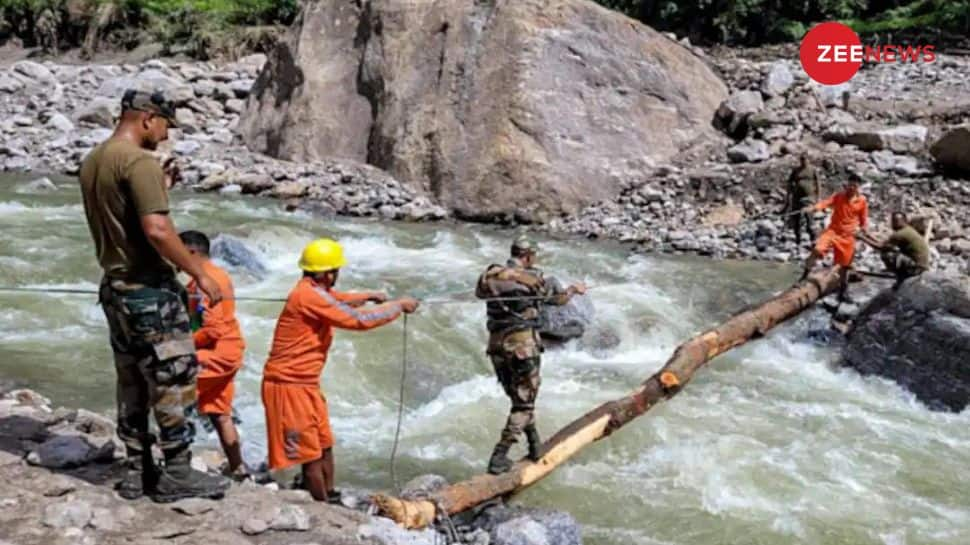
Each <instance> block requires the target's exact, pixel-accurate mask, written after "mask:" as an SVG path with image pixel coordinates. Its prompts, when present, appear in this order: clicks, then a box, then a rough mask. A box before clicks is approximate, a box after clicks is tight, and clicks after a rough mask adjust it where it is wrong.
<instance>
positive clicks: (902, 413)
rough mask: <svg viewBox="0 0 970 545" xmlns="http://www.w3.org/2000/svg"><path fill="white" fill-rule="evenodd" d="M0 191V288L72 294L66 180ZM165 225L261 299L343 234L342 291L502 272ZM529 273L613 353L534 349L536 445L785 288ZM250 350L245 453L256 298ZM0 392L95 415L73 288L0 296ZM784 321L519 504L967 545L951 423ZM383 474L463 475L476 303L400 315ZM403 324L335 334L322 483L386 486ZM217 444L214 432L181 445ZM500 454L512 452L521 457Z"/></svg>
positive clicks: (82, 252) (451, 260) (613, 532)
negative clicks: (231, 258) (328, 462)
mask: <svg viewBox="0 0 970 545" xmlns="http://www.w3.org/2000/svg"><path fill="white" fill-rule="evenodd" d="M29 179H31V178H30V177H27V178H25V177H15V176H3V177H0V230H2V232H3V237H2V239H0V285H7V286H9V285H17V286H30V287H61V288H82V289H94V288H96V286H97V283H98V268H97V266H96V263H95V259H94V256H93V246H92V243H91V241H90V238H89V235H88V231H87V227H86V225H85V223H84V216H83V209H82V206H81V204H80V201H79V196H78V193H77V190H76V187H75V186H74V183H73V181H72V180H70V179H55V180H56V181H57V183H58V189H57V191H53V192H47V193H37V192H31V191H26V190H25V187H26V186H25V183H26V181H28V180H29ZM173 200H174V217H175V219H176V222H177V225H178V227H179V228H181V229H188V228H194V229H201V230H203V231H205V232H207V233H209V234H211V235H215V234H218V233H225V234H230V235H233V236H235V237H238V238H239V239H241V240H243V241H244V242H245V243H246V245H247V246H248V247H249V248H250V249H251V250H253V251H254V252H256V254H257V255H258V256H259V257H260V259H261V260H262V261H263V263H264V265H265V266H266V268H267V270H268V274H266V275H265V276H264V277H262V278H258V277H256V276H255V275H253V274H249V273H246V272H245V271H231V272H233V273H234V278H235V282H236V286H237V293H238V294H239V295H247V296H267V297H283V296H285V294H286V292H287V290H288V289H289V288H290V287H291V286H292V285H293V284H294V283H295V282H296V280H297V277H298V271H297V270H296V267H295V263H296V260H297V256H298V253H299V251H300V249H301V248H302V246H303V244H304V243H305V242H307V241H308V240H310V239H312V238H314V237H317V236H323V235H326V236H331V237H335V238H338V239H339V240H341V241H342V242H343V243H344V245H345V248H346V250H347V254H348V259H349V266H348V267H347V269H346V270H345V272H344V274H343V275H342V276H341V287H342V288H344V289H352V288H368V289H383V290H386V291H388V292H389V293H391V294H404V293H410V294H413V295H416V296H419V297H429V296H459V295H460V296H467V295H468V294H469V293H470V291H471V290H472V288H473V286H474V281H475V278H476V277H477V275H478V274H479V273H480V272H481V270H482V269H483V268H484V267H485V266H486V265H487V264H489V263H492V262H499V261H501V260H503V259H504V256H505V254H506V252H507V246H508V242H509V238H510V234H509V233H508V232H500V231H495V230H492V229H487V228H482V227H476V226H469V225H450V224H449V225H409V224H399V223H373V222H364V221H352V220H348V219H343V218H340V219H334V220H326V219H320V218H316V217H312V216H309V215H305V214H302V213H285V212H282V211H281V210H280V205H279V203H276V202H271V201H262V200H258V199H250V198H243V197H226V196H214V195H197V194H187V193H179V194H176V195H174V196H173ZM541 259H542V265H543V266H544V267H545V268H546V269H547V270H548V271H551V272H554V273H556V274H557V275H559V276H560V277H562V278H564V279H567V280H570V281H574V280H584V281H586V282H587V283H588V284H590V285H591V286H596V288H594V289H593V290H592V291H591V292H590V297H591V298H592V300H593V302H594V304H595V307H596V320H597V324H598V326H599V327H607V328H610V329H612V330H613V331H615V332H616V333H617V335H618V336H619V338H620V344H619V346H617V347H615V348H613V349H608V350H599V349H593V348H589V347H587V346H585V345H581V344H580V343H577V342H573V343H570V344H569V345H567V346H566V347H564V348H562V349H557V350H550V351H548V352H547V353H546V354H545V358H544V366H543V386H542V391H541V394H540V397H539V401H538V422H539V427H540V430H541V431H542V432H543V433H544V434H545V435H549V434H551V433H552V432H553V431H555V430H556V429H558V428H559V427H560V426H562V425H564V424H566V423H568V422H569V421H570V420H572V419H573V418H575V417H576V416H578V415H580V414H582V413H584V412H585V411H587V410H588V409H590V408H592V407H594V406H595V405H597V404H599V403H601V402H604V401H607V400H610V399H613V398H616V397H619V396H622V395H624V394H626V393H628V392H629V391H630V390H631V389H632V388H633V387H634V386H635V385H636V384H637V383H638V382H640V381H641V380H643V379H644V378H645V377H647V376H649V375H650V374H651V373H653V372H654V371H655V370H656V369H657V368H658V367H659V366H661V365H662V364H663V362H664V361H665V360H666V358H667V357H668V356H669V355H670V353H671V351H672V349H673V348H674V347H675V346H676V345H677V344H678V343H679V342H680V341H681V340H683V339H685V338H687V337H688V336H690V335H691V334H692V333H695V332H697V331H699V330H701V329H703V328H704V327H706V326H709V325H711V324H713V323H714V322H715V321H716V320H717V319H719V318H721V317H724V316H727V315H729V314H730V313H731V312H732V311H734V310H737V309H738V308H740V307H742V306H744V305H746V304H748V303H751V302H754V301H756V300H758V299H760V298H763V297H765V296H766V295H768V294H770V293H772V292H774V291H777V290H780V289H782V288H784V287H786V286H787V285H789V284H790V283H791V282H792V280H793V279H794V277H795V276H796V272H795V271H794V269H792V268H790V267H787V266H775V265H769V264H764V263H742V262H715V261H709V260H703V259H675V258H668V257H644V256H630V255H628V253H626V252H625V251H623V250H622V249H620V248H618V247H616V246H613V245H611V244H609V243H603V242H588V241H577V240H560V241H556V240H544V241H542V253H541ZM238 307H239V317H240V320H241V323H242V327H243V333H244V335H245V337H246V341H247V344H248V351H247V354H246V362H245V367H244V369H243V370H242V371H241V373H240V375H239V378H238V386H237V409H238V411H239V414H240V416H241V418H242V420H243V424H242V431H243V435H244V442H245V455H246V458H247V459H248V461H249V462H250V463H258V462H259V460H261V459H262V458H263V456H264V455H265V440H264V438H263V413H262V406H261V404H260V402H259V381H260V374H261V370H262V365H263V362H264V359H265V356H266V353H267V350H268V346H269V343H270V338H271V335H272V330H273V325H274V323H275V318H276V315H277V313H278V312H279V308H280V304H278V303H252V302H240V303H239V305H238ZM0 308H2V312H0V379H7V380H10V379H13V380H15V381H17V382H19V383H22V384H26V385H29V386H30V387H32V388H35V389H38V390H39V391H41V392H43V393H44V394H46V395H48V396H50V397H51V398H53V400H54V401H55V403H58V404H64V405H69V406H85V407H89V408H92V409H97V410H110V409H111V407H112V403H113V398H114V371H113V368H112V364H111V358H110V353H109V348H108V344H107V338H106V329H105V325H104V318H103V315H102V314H101V311H100V309H99V307H98V306H97V305H96V302H95V301H94V300H93V298H92V297H90V296H46V295H36V294H11V293H0ZM819 323H824V322H823V321H821V318H819V317H816V318H815V319H814V320H813V318H812V317H811V316H809V317H803V318H801V319H799V320H798V321H796V322H795V323H793V324H791V325H786V326H785V327H782V328H779V330H777V331H776V332H774V333H772V334H771V335H770V336H769V337H768V338H766V339H764V340H761V341H758V342H755V343H751V344H749V345H747V346H745V347H742V348H740V349H738V350H736V351H734V352H732V353H730V354H728V355H726V356H723V357H721V358H718V359H717V360H716V361H715V362H714V363H713V364H712V365H711V366H710V367H709V368H707V369H704V370H702V371H701V372H700V373H699V374H698V376H697V377H696V378H695V380H694V381H693V382H691V383H690V385H689V386H688V387H687V388H686V389H685V391H684V392H682V393H681V394H680V395H679V396H677V397H676V398H675V399H673V400H671V401H670V402H668V403H664V404H662V405H660V406H659V407H657V408H655V409H654V410H652V411H650V412H649V413H647V414H646V415H645V416H643V417H642V418H640V419H639V420H637V421H635V422H634V423H631V424H630V425H628V426H627V427H625V428H624V429H623V430H621V431H619V432H618V433H616V434H615V435H614V436H612V437H611V438H610V439H609V440H606V441H602V442H600V443H598V444H596V445H593V446H592V447H590V448H588V449H587V450H586V451H584V452H583V453H581V454H580V455H579V456H578V457H577V458H576V459H575V460H573V461H572V462H570V463H568V464H567V465H566V466H564V467H562V468H560V469H558V470H557V471H556V472H554V473H553V474H552V475H551V476H550V477H549V478H547V479H546V480H545V481H543V482H541V483H540V484H538V485H537V486H535V487H533V488H532V489H530V490H528V491H526V492H525V493H524V494H522V495H521V496H519V497H518V500H519V501H521V502H523V503H526V504H529V505H534V506H542V507H549V508H554V509H562V510H566V511H568V512H570V513H572V514H573V515H574V516H576V518H577V519H579V520H580V522H581V523H582V524H583V528H584V530H583V531H584V539H585V542H586V543H589V544H593V545H621V544H630V543H637V544H657V545H660V544H664V545H666V544H680V545H723V544H742V543H743V544H777V543H797V544H813V545H823V544H824V545H828V544H831V545H835V544H852V545H864V544H884V545H917V544H941V545H942V544H947V545H950V544H961V543H970V476H968V473H970V472H968V469H970V425H968V424H970V415H968V413H967V412H964V413H963V414H957V415H954V414H944V413H934V412H930V411H928V410H926V409H925V408H924V407H923V406H922V405H920V404H918V403H917V402H915V401H914V400H913V399H912V397H911V396H909V395H908V394H907V393H906V392H904V391H903V390H901V389H900V388H899V387H897V386H896V385H895V384H892V383H889V382H887V381H884V380H880V379H876V378H862V377H860V376H858V375H857V374H855V373H853V372H851V371H845V370H840V369H838V368H836V367H834V365H833V363H832V362H833V361H834V359H835V353H834V350H832V349H831V348H828V347H825V346H820V345H818V344H815V343H812V342H810V341H809V340H808V338H809V337H808V336H807V335H806V332H807V330H808V328H809V327H810V326H812V325H814V324H819ZM409 328H410V333H411V339H410V348H409V350H410V353H411V359H410V366H411V370H412V372H411V373H410V375H409V377H408V382H407V384H406V390H407V404H406V411H405V417H404V425H403V433H402V443H401V453H400V458H399V463H398V468H399V469H398V471H399V473H400V474H401V475H402V477H403V478H410V477H412V476H416V475H418V474H421V473H426V472H434V473H440V474H443V475H445V476H447V477H448V478H449V479H451V480H457V479H460V478H463V477H467V476H470V475H473V474H476V473H479V472H481V471H482V470H483V469H484V466H485V464H486V461H487V458H488V455H489V453H490V451H491V448H492V445H493V444H494V442H495V440H496V439H497V436H498V432H499V430H500V428H501V427H502V424H503V422H504V419H505V415H506V411H507V408H508V401H507V400H506V398H505V397H504V396H503V394H502V393H501V390H500V388H499V386H498V385H497V384H496V382H495V379H494V378H493V376H492V375H491V371H490V365H489V363H488V362H487V360H486V358H485V354H484V342H485V331H484V308H483V305H481V304H480V303H469V304H460V305H442V306H426V307H423V308H421V309H420V311H419V313H418V314H416V315H415V316H413V317H412V318H411V319H410V323H409ZM401 333H402V330H401V324H400V322H399V323H395V324H392V325H390V326H387V327H385V328H382V329H379V330H376V331H373V332H367V333H346V332H343V333H338V335H337V340H336V342H335V343H334V347H333V350H332V352H331V356H330V362H329V364H328V366H327V368H326V372H325V374H324V379H323V388H324V390H325V391H326V393H327V398H328V400H329V402H330V407H331V415H332V419H333V425H334V430H335V434H336V437H337V447H336V456H337V464H338V480H339V483H338V484H344V485H349V486H355V487H366V488H374V489H379V488H385V489H386V488H390V486H391V483H390V481H391V479H390V475H389V471H388V455H389V452H390V450H391V443H392V439H393V435H394V426H395V417H396V413H397V394H398V384H399V382H398V380H399V374H400V365H401ZM202 440H203V441H205V442H208V443H210V444H212V445H215V444H216V442H215V439H214V437H212V436H207V437H203V438H202ZM519 448H522V447H521V446H520V447H519Z"/></svg>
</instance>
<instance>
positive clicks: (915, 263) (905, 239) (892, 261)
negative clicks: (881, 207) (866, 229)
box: [862, 212, 930, 286]
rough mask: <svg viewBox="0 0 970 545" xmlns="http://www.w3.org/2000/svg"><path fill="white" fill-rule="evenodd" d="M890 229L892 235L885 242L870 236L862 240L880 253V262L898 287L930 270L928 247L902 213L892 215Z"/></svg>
mask: <svg viewBox="0 0 970 545" xmlns="http://www.w3.org/2000/svg"><path fill="white" fill-rule="evenodd" d="M892 228H893V234H892V235H890V237H889V238H888V239H886V240H885V241H880V240H878V239H876V238H875V237H872V236H863V237H862V240H863V241H864V242H865V243H866V244H868V245H870V246H872V247H873V248H875V249H877V250H879V251H880V254H881V257H882V262H883V263H885V265H886V269H888V270H889V271H890V272H891V273H893V274H895V275H896V285H897V286H899V285H900V284H902V283H903V282H904V281H905V280H906V279H907V278H912V277H914V276H919V275H921V274H923V273H924V272H926V271H928V270H929V269H930V245H929V243H927V242H926V239H925V238H923V235H921V234H919V232H918V231H917V230H916V229H914V228H913V227H912V226H911V225H910V224H909V220H907V219H906V214H903V213H902V212H894V213H893V215H892Z"/></svg>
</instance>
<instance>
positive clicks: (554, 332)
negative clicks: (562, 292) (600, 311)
mask: <svg viewBox="0 0 970 545" xmlns="http://www.w3.org/2000/svg"><path fill="white" fill-rule="evenodd" d="M546 281H547V282H549V283H550V284H554V285H556V286H558V287H559V288H561V289H562V288H563V286H562V284H561V283H560V282H559V281H558V280H556V279H555V278H552V277H549V278H547V279H546ZM594 315H595V309H594V307H593V302H592V300H591V299H590V298H589V297H588V296H577V297H573V298H572V299H570V300H569V302H568V303H566V304H565V305H562V306H556V305H543V307H542V327H541V328H540V330H539V333H540V335H542V338H544V339H546V340H549V341H554V342H555V341H559V342H563V341H568V340H570V339H578V338H579V337H582V336H583V333H585V332H586V328H587V327H589V325H590V324H591V323H592V322H593V317H594Z"/></svg>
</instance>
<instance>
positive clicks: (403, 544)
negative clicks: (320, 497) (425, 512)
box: [357, 517, 440, 545]
mask: <svg viewBox="0 0 970 545" xmlns="http://www.w3.org/2000/svg"><path fill="white" fill-rule="evenodd" d="M357 537H358V538H360V539H363V540H371V541H373V542H376V543H379V544H380V545H437V544H438V543H439V539H440V536H439V535H438V534H437V533H436V532H435V531H434V530H427V529H426V530H419V531H418V530H405V529H403V528H401V527H400V526H398V525H397V524H394V521H392V520H391V519H388V518H383V517H373V518H371V519H370V521H368V522H367V523H365V524H361V525H360V527H359V528H358V529H357Z"/></svg>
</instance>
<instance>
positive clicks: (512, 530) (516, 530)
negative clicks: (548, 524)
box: [491, 517, 553, 545]
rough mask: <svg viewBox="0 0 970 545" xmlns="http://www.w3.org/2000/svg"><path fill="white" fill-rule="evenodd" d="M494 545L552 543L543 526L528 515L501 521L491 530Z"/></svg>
mask: <svg viewBox="0 0 970 545" xmlns="http://www.w3.org/2000/svg"><path fill="white" fill-rule="evenodd" d="M491 537H492V543H493V544H494V545H553V542H552V541H550V539H549V534H548V532H546V528H545V526H543V525H541V524H539V523H538V522H536V521H534V520H532V519H531V518H529V517H518V518H514V519H512V520H509V521H506V522H503V523H501V524H499V525H498V526H496V527H495V529H494V530H492V534H491Z"/></svg>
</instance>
